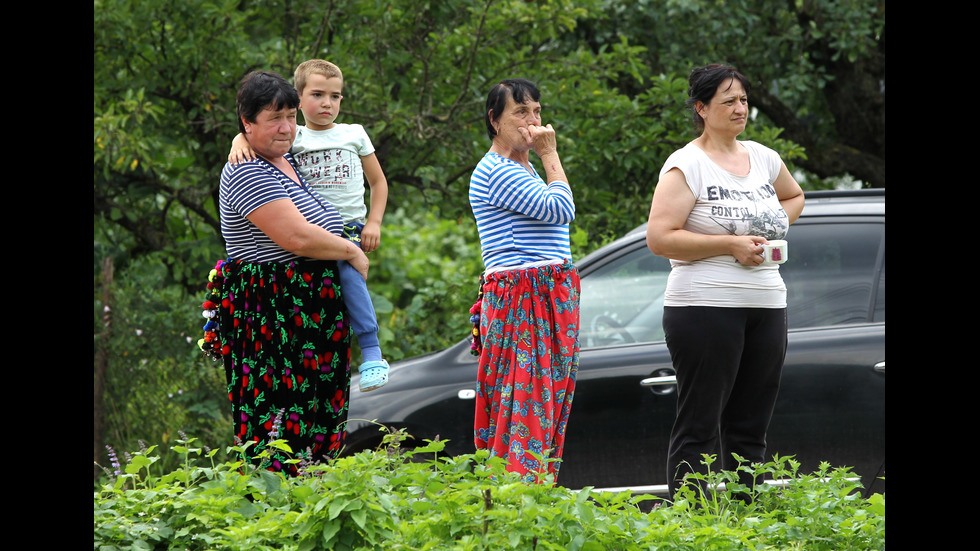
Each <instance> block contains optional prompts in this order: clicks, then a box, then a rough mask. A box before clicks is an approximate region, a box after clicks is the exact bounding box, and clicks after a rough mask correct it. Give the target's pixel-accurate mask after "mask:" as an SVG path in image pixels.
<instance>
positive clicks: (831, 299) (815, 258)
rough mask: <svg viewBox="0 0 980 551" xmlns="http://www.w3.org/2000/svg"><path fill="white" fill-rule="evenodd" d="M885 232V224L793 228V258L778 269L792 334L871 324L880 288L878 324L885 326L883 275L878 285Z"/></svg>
mask: <svg viewBox="0 0 980 551" xmlns="http://www.w3.org/2000/svg"><path fill="white" fill-rule="evenodd" d="M884 231H885V228H884V225H883V224H878V223H857V222H855V223H809V224H808V223H803V224H797V225H793V226H792V227H791V228H790V231H789V234H787V236H786V240H787V242H788V243H789V250H788V255H787V256H788V257H789V258H788V260H787V261H786V263H785V264H783V265H782V266H780V268H779V272H780V274H781V275H782V277H783V281H784V282H785V283H786V303H787V317H788V321H789V328H790V329H799V328H805V327H819V326H827V325H844V324H849V323H867V322H868V321H870V319H871V315H870V312H871V311H872V292H873V290H874V289H875V288H876V287H878V299H879V300H880V304H877V301H876V302H875V304H876V306H875V310H876V313H875V318H878V317H880V318H881V321H884V272H882V273H881V276H880V281H876V266H877V263H878V261H879V251H880V249H881V246H882V243H883V237H884ZM876 284H877V285H876ZM879 307H880V309H881V311H880V316H879V312H877V309H878V308H879Z"/></svg>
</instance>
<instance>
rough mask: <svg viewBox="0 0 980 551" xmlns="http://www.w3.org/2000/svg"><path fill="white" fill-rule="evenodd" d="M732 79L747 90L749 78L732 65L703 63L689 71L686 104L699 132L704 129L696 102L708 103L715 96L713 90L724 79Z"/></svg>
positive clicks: (714, 90) (715, 90) (716, 88)
mask: <svg viewBox="0 0 980 551" xmlns="http://www.w3.org/2000/svg"><path fill="white" fill-rule="evenodd" d="M728 79H732V80H733V81H734V80H737V81H739V82H740V83H742V87H743V88H745V91H746V92H748V90H749V79H747V78H745V75H743V74H742V73H739V72H738V71H737V70H735V68H734V67H731V66H729V65H723V64H721V63H712V64H710V65H705V66H704V67H698V68H697V69H694V70H693V71H691V76H690V77H689V78H688V87H687V96H688V97H687V102H686V103H687V106H688V107H690V108H691V112H692V113H693V119H694V127H695V129H696V130H697V131H698V133H699V134H700V133H701V132H703V131H704V119H702V118H701V115H699V114H698V111H697V104H698V102H701V103H705V104H707V103H710V102H711V98H713V97H715V92H717V91H718V87H719V86H721V83H722V82H724V81H725V80H728Z"/></svg>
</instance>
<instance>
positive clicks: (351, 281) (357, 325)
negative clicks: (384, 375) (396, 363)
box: [337, 222, 380, 349]
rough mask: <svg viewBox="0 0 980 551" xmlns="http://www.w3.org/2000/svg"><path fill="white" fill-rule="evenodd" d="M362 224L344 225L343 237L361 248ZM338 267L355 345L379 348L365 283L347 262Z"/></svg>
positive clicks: (373, 314)
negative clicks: (355, 336)
mask: <svg viewBox="0 0 980 551" xmlns="http://www.w3.org/2000/svg"><path fill="white" fill-rule="evenodd" d="M362 228H364V224H359V223H357V222H350V223H347V224H344V236H345V237H347V238H348V239H350V240H351V241H352V242H354V243H357V246H358V247H360V246H361V229H362ZM337 264H338V265H339V266H340V289H341V293H342V296H343V298H344V304H346V305H347V310H348V311H349V312H350V317H351V328H353V329H354V334H355V335H357V344H358V345H359V346H360V347H361V349H364V348H366V347H368V346H379V345H380V343H379V342H378V317H377V315H376V314H375V313H374V303H373V302H371V295H370V293H368V289H367V281H365V279H364V276H362V275H361V274H360V272H358V271H357V270H356V269H355V268H354V267H353V266H351V265H350V263H349V262H347V261H345V260H341V261H338V262H337Z"/></svg>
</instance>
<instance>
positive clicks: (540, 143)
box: [517, 124, 568, 184]
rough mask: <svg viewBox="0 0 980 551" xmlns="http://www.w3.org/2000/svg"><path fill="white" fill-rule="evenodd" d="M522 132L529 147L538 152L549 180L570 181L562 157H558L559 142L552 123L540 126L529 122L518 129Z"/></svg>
mask: <svg viewBox="0 0 980 551" xmlns="http://www.w3.org/2000/svg"><path fill="white" fill-rule="evenodd" d="M517 130H518V132H520V133H521V136H522V137H523V138H524V140H525V142H526V143H527V145H528V147H530V148H531V149H533V150H534V152H535V153H537V155H538V157H539V158H540V159H541V164H542V165H543V166H544V172H545V177H546V178H547V181H548V182H556V181H560V182H565V183H566V184H567V183H568V177H566V176H565V169H564V168H563V167H562V165H561V158H559V157H558V142H557V140H556V139H555V129H554V128H552V127H551V125H550V124H549V125H546V126H540V125H536V124H529V125H527V128H524V127H520V128H518V129H517Z"/></svg>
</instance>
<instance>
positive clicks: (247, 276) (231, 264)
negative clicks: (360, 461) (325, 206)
mask: <svg viewBox="0 0 980 551" xmlns="http://www.w3.org/2000/svg"><path fill="white" fill-rule="evenodd" d="M218 268H219V270H218V275H217V277H216V278H215V283H217V284H218V285H219V286H220V291H219V294H220V305H218V307H217V311H218V315H217V320H216V321H217V325H218V329H217V331H216V333H217V335H218V337H219V343H218V344H219V345H220V350H221V357H222V360H223V364H224V368H225V375H226V378H227V382H228V398H229V399H230V400H231V407H232V420H233V422H234V436H235V438H236V440H240V441H242V442H249V441H252V442H255V444H254V445H252V446H251V447H250V448H249V449H248V451H247V453H248V455H249V456H250V458H255V456H256V454H258V453H259V452H261V451H263V450H265V449H267V443H268V442H269V441H271V440H278V439H283V440H285V441H286V443H287V444H288V446H289V448H291V450H292V453H285V452H283V451H281V450H278V449H274V448H268V449H269V453H270V455H269V457H268V458H266V459H264V460H263V461H261V462H259V464H260V467H262V468H267V469H270V470H274V471H283V472H285V473H287V474H296V471H297V466H296V464H295V463H287V462H286V461H287V460H289V459H306V460H312V461H318V460H322V459H323V458H324V457H327V458H331V457H336V455H337V453H338V452H339V451H340V450H341V448H342V446H343V443H344V438H345V436H346V430H345V426H344V425H345V423H346V421H347V410H348V403H347V402H348V397H349V395H350V323H349V319H348V315H347V311H346V309H345V307H344V304H343V301H342V300H341V294H340V278H339V274H338V271H337V263H336V262H334V261H302V262H299V261H294V262H288V263H277V262H267V263H263V262H243V261H234V260H229V261H227V262H224V263H219V266H218ZM216 290H217V289H216Z"/></svg>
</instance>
